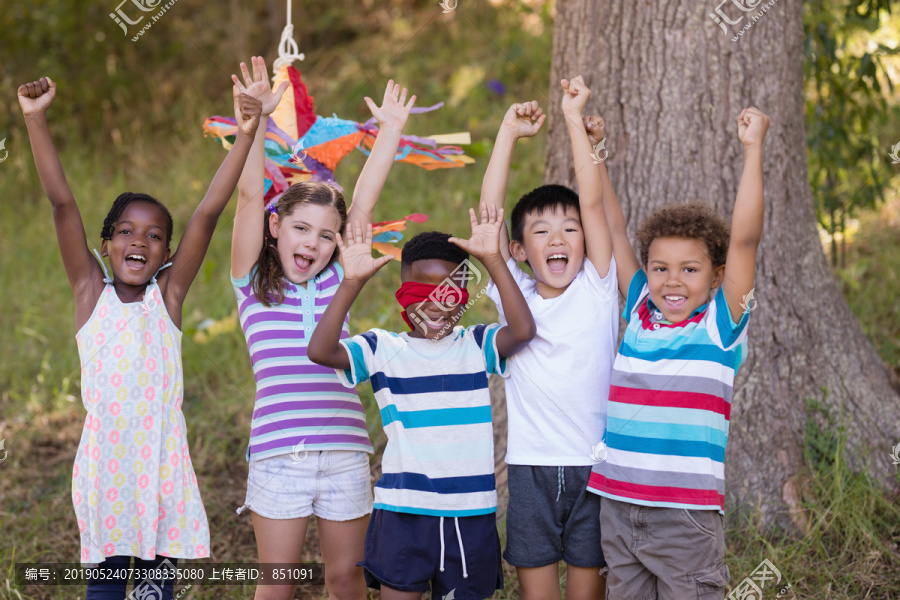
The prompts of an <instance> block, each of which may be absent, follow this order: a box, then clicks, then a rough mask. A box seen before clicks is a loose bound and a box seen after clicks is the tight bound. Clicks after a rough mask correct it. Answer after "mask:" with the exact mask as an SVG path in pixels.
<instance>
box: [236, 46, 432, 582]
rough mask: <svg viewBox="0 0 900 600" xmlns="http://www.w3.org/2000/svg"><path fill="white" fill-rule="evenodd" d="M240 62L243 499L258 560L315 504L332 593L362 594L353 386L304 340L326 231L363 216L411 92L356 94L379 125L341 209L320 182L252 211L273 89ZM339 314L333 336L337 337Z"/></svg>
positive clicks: (289, 538)
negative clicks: (253, 110)
mask: <svg viewBox="0 0 900 600" xmlns="http://www.w3.org/2000/svg"><path fill="white" fill-rule="evenodd" d="M252 69H253V73H252V75H251V74H250V72H249V71H248V69H247V66H246V65H245V64H243V63H242V64H241V70H242V74H243V78H244V81H243V83H242V82H241V81H240V79H239V78H237V77H234V82H235V85H236V86H237V87H238V89H239V90H241V91H244V92H245V93H247V94H249V95H251V96H254V97H256V98H258V99H259V100H261V101H262V104H263V108H262V119H261V122H260V127H259V133H258V134H257V136H256V139H255V141H254V144H253V148H252V149H251V151H250V157H249V158H248V159H247V163H246V166H245V168H244V172H243V175H242V176H241V180H240V183H239V186H238V190H239V196H238V206H237V213H236V215H235V220H234V233H233V237H232V247H231V278H232V284H233V286H234V292H235V296H236V298H237V302H238V312H239V314H240V321H241V328H242V329H243V331H244V336H245V337H246V339H247V348H248V350H249V351H250V361H251V363H252V364H253V373H254V376H255V378H256V402H255V406H254V411H253V420H252V423H251V433H250V443H249V446H248V449H247V458H248V460H249V461H250V473H249V477H248V482H247V498H246V501H245V503H244V505H243V506H242V507H241V508H239V509H238V513H240V512H242V511H243V510H244V509H249V510H250V512H251V514H252V518H253V530H254V532H255V534H256V544H257V548H258V550H259V562H260V563H281V564H286V563H299V562H301V561H302V552H303V544H304V540H305V538H306V529H307V525H308V522H309V516H310V515H313V514H314V515H316V517H317V528H318V532H319V541H320V544H321V548H322V557H323V562H324V565H325V585H326V587H327V588H328V592H329V596H330V597H332V598H338V599H343V598H354V599H363V598H365V597H366V584H365V579H364V578H363V573H362V569H361V568H360V567H357V566H356V564H357V563H358V562H360V561H361V560H362V559H363V545H364V541H365V534H366V528H367V525H368V520H369V513H371V511H372V487H371V479H370V473H369V457H368V454H369V453H371V452H372V444H371V442H370V441H369V436H368V430H367V429H366V421H365V412H364V411H363V407H362V404H361V403H360V400H359V397H358V396H357V394H356V392H355V391H354V390H350V389H347V388H345V387H343V386H342V385H341V383H340V382H339V381H338V378H337V375H336V374H335V372H334V370H333V369H328V368H325V367H321V366H319V365H316V364H315V363H313V362H312V361H310V360H309V358H308V357H307V355H306V346H307V343H308V342H309V339H310V337H311V336H312V331H313V330H314V329H315V327H316V323H317V322H318V321H319V319H320V317H321V315H322V314H323V313H324V312H325V307H326V306H327V305H328V303H329V302H330V300H331V298H332V297H333V295H334V293H335V291H336V290H337V287H338V285H339V284H340V281H341V280H342V279H343V277H344V271H343V268H342V267H341V264H340V262H339V261H338V260H337V259H338V248H337V234H338V233H340V232H342V231H343V230H344V227H345V225H346V224H347V223H348V222H349V223H351V224H352V223H359V224H361V226H362V227H366V225H368V224H370V223H372V211H373V209H374V207H375V203H376V202H377V200H378V196H379V194H380V193H381V189H382V187H383V186H384V182H385V180H386V179H387V175H388V173H389V171H390V169H391V166H392V164H393V161H394V155H395V153H396V151H397V147H398V146H399V143H400V135H401V132H402V130H403V127H404V125H405V124H406V120H407V117H408V116H409V113H410V110H411V109H412V107H413V104H414V102H415V98H416V97H415V96H412V97H411V98H410V99H409V102H407V101H406V96H407V91H406V89H403V90H402V91H401V89H400V86H399V85H395V84H394V82H393V81H389V82H388V84H387V88H386V89H385V93H384V101H383V103H382V105H381V106H380V107H379V106H377V105H376V104H375V103H374V102H373V101H372V100H371V99H370V98H366V99H365V100H366V104H368V106H369V109H370V110H371V111H372V115H373V116H374V117H375V118H376V119H377V120H378V123H379V127H380V131H379V133H378V137H377V138H376V141H375V145H374V147H373V148H372V153H371V155H370V156H369V158H368V160H367V161H366V164H365V166H364V167H363V170H362V173H360V176H359V181H358V182H357V184H356V188H355V189H354V192H353V203H352V204H351V206H350V210H349V212H348V210H347V208H346V204H345V202H344V198H343V195H342V194H341V192H340V191H339V190H338V189H337V188H336V187H334V186H331V185H328V184H325V183H316V182H303V183H298V184H294V185H292V186H291V187H290V188H288V189H287V190H286V191H285V192H284V194H283V195H282V196H281V197H280V198H279V199H278V200H277V201H276V202H275V203H274V204H272V205H271V206H270V207H269V208H268V210H264V203H263V196H264V172H265V153H264V140H265V132H266V121H267V116H268V115H270V114H271V113H272V111H274V110H275V107H276V106H277V105H278V102H279V100H280V99H281V94H282V93H283V91H284V89H283V88H284V85H286V84H283V86H282V87H281V88H279V89H278V90H276V91H275V92H274V93H273V92H272V89H271V86H270V84H269V82H268V73H267V69H266V65H265V62H264V61H263V59H262V58H260V57H254V58H253V59H252ZM348 336H349V329H348V321H347V320H345V321H344V325H343V331H342V334H341V337H348ZM294 588H295V586H294V585H292V584H288V585H283V586H282V585H264V586H258V587H257V589H256V596H255V597H256V599H257V600H260V599H266V600H268V599H274V598H279V599H280V598H285V599H287V598H293V597H294Z"/></svg>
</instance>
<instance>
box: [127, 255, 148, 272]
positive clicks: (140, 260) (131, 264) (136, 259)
mask: <svg viewBox="0 0 900 600" xmlns="http://www.w3.org/2000/svg"><path fill="white" fill-rule="evenodd" d="M146 264H147V258H146V257H145V256H142V255H140V254H129V255H128V256H126V257H125V265H126V266H127V267H128V268H129V269H134V270H138V269H143V268H144V265H146Z"/></svg>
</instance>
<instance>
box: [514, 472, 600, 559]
mask: <svg viewBox="0 0 900 600" xmlns="http://www.w3.org/2000/svg"><path fill="white" fill-rule="evenodd" d="M507 472H508V477H509V507H508V508H507V509H506V551H505V552H504V553H503V558H505V559H506V562H508V563H509V564H511V565H512V566H514V567H522V568H531V569H533V568H537V567H543V566H546V565H552V564H553V563H557V562H559V561H561V560H563V561H565V562H566V564H569V565H572V566H573V567H582V568H586V569H594V568H597V569H599V568H602V567H604V566H605V565H606V561H605V560H603V550H602V548H601V546H600V497H599V496H597V495H595V494H592V493H590V492H588V491H587V489H586V488H587V481H588V478H589V477H590V476H591V467H590V466H576V467H543V466H534V467H533V466H528V465H509V468H508V471H507Z"/></svg>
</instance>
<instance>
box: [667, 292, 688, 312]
mask: <svg viewBox="0 0 900 600" xmlns="http://www.w3.org/2000/svg"><path fill="white" fill-rule="evenodd" d="M663 301H664V302H665V304H666V308H668V309H669V310H672V311H677V310H681V309H682V308H684V305H685V304H687V296H680V295H677V294H669V295H667V296H663Z"/></svg>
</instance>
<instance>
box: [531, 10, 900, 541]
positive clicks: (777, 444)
mask: <svg viewBox="0 0 900 600" xmlns="http://www.w3.org/2000/svg"><path fill="white" fill-rule="evenodd" d="M765 4H766V3H765V2H761V1H760V0H744V6H748V5H753V6H756V9H755V10H753V11H751V12H742V10H740V9H739V8H738V7H737V6H736V5H735V4H733V3H732V2H728V1H727V0H726V2H725V3H723V4H721V5H720V6H719V7H717V6H715V4H714V2H713V1H710V2H700V3H698V2H688V1H684V0H645V1H643V2H619V1H618V0H558V2H557V16H556V21H555V25H554V27H555V30H554V39H553V64H552V68H551V77H550V93H549V98H550V100H549V101H547V100H545V102H547V103H548V104H549V106H548V109H549V111H548V112H549V134H548V135H549V140H548V144H547V157H546V171H545V174H544V180H545V182H546V183H563V184H566V185H569V186H572V187H574V186H575V177H574V171H573V168H572V157H571V150H570V142H569V139H568V135H567V132H566V128H565V125H564V123H563V120H562V115H561V111H560V107H559V101H560V98H561V91H560V88H559V80H560V79H561V78H563V77H566V78H569V77H573V76H575V75H578V74H583V75H584V77H585V81H586V83H587V84H588V86H589V87H590V88H591V90H592V91H593V96H592V97H591V99H590V101H589V103H588V113H600V114H601V115H602V116H603V117H605V118H606V119H607V124H608V125H607V135H608V139H607V143H606V147H607V148H608V149H609V151H610V154H609V160H608V162H607V163H606V164H607V167H608V168H609V171H610V175H611V177H612V181H613V185H614V187H615V189H616V192H617V195H618V198H619V200H620V202H621V203H622V208H623V210H624V213H625V217H626V219H627V222H628V230H629V234H631V235H633V234H634V231H635V229H636V228H637V225H638V224H639V223H640V222H641V221H643V220H644V219H645V218H646V217H647V216H648V215H649V214H650V213H652V212H653V211H655V210H656V209H658V208H659V207H660V206H662V205H663V204H665V203H667V202H679V203H680V202H687V201H691V200H701V201H703V202H706V203H708V204H710V205H712V206H714V207H715V208H716V209H717V210H718V211H719V213H720V214H722V215H724V216H726V217H727V219H728V220H729V221H730V219H731V211H732V207H733V204H734V198H735V194H736V193H737V188H738V183H739V179H740V175H741V170H742V167H743V151H742V148H741V144H740V142H739V141H738V139H737V124H736V117H737V115H738V114H739V113H740V111H741V109H742V108H744V107H746V106H751V105H752V106H757V107H759V108H760V109H761V110H762V111H763V112H765V113H766V114H768V115H769V116H770V117H771V119H772V124H771V126H770V128H769V132H768V136H767V139H766V142H765V148H764V155H763V170H764V177H765V190H766V213H765V230H764V234H763V239H762V244H761V246H760V251H759V255H758V256H759V261H758V264H757V271H756V289H755V292H754V295H755V298H756V299H757V300H758V303H759V304H758V308H757V309H756V310H755V312H754V314H753V315H752V316H751V319H750V330H749V332H750V341H749V353H748V357H747V359H746V361H745V362H744V364H743V366H742V367H741V370H740V372H739V375H738V378H737V381H736V382H735V394H734V400H733V410H732V413H731V415H732V416H731V419H732V420H731V435H730V443H729V444H728V450H727V454H726V456H727V458H726V465H727V468H726V473H727V486H726V490H727V491H726V493H727V498H728V504H729V513H730V516H733V515H734V514H735V512H734V511H736V510H740V509H741V508H749V509H752V510H757V509H758V510H760V511H761V513H762V515H761V516H762V519H763V521H764V522H765V523H767V524H778V525H781V526H787V525H789V524H790V522H791V521H793V522H794V523H795V524H797V525H800V526H802V525H803V522H804V519H803V515H802V513H801V512H800V510H799V503H800V501H801V499H802V496H803V492H804V490H803V477H804V431H805V425H806V423H807V419H808V418H813V417H808V415H807V408H806V402H805V400H807V399H814V400H815V401H817V402H818V403H819V404H820V405H821V406H823V407H824V408H825V409H826V410H827V411H828V412H829V413H830V414H831V415H833V416H834V417H835V421H836V422H838V421H841V420H843V423H844V426H845V428H846V437H847V440H846V443H847V454H848V460H849V462H850V464H851V466H853V467H854V468H858V469H862V468H868V469H869V471H870V473H871V475H872V476H873V477H875V478H877V479H879V480H881V481H883V482H885V483H889V482H890V481H893V482H894V483H893V485H896V479H894V472H895V469H896V467H894V466H892V464H891V461H890V459H889V454H890V451H891V446H892V444H895V443H897V442H900V432H898V423H900V397H898V394H897V391H896V390H894V389H893V388H892V387H891V385H890V382H889V379H888V374H887V370H886V369H885V366H884V364H883V363H882V361H881V360H880V358H879V357H878V355H877V354H876V352H875V349H874V348H873V346H872V344H871V343H870V342H869V340H868V339H867V338H866V336H865V335H864V334H863V332H862V329H861V328H860V326H859V323H858V322H857V321H856V319H855V317H854V316H853V314H852V313H851V312H850V309H849V307H848V306H847V303H846V302H845V301H844V299H843V297H842V296H841V292H840V289H839V288H838V285H837V284H836V282H835V280H834V278H833V277H832V274H831V272H830V271H829V268H828V264H827V261H826V259H825V254H824V252H823V250H822V246H821V244H820V242H819V235H818V232H817V229H816V217H815V211H814V207H813V198H812V193H811V190H810V186H809V182H808V179H807V168H806V147H805V132H804V99H803V46H802V44H803V28H802V8H801V3H800V2H788V1H787V0H780V1H779V0H776V1H775V3H774V5H773V6H771V7H769V8H768V12H767V13H765V14H763V15H762V16H761V18H759V20H758V21H756V22H755V23H754V24H753V26H752V28H751V29H748V30H746V31H744V33H743V35H742V36H741V37H740V38H739V39H738V41H736V42H732V41H731V39H732V37H733V36H734V35H735V33H736V32H737V31H738V30H739V29H740V28H741V27H744V26H746V25H747V24H748V23H750V22H752V17H753V16H754V15H756V14H758V12H759V10H761V9H762V7H763V6H764V5H765ZM717 9H721V12H722V13H724V14H725V15H726V16H727V17H728V20H729V21H737V20H738V18H739V17H743V18H742V19H741V20H740V22H739V23H738V24H736V25H728V24H727V23H725V21H724V20H723V25H724V26H725V27H726V28H727V29H728V32H727V33H726V32H723V30H722V28H721V27H720V26H719V25H718V24H717V23H716V22H715V21H714V20H713V19H712V18H711V16H710V13H711V12H715V11H716V10H717ZM831 433H833V434H834V435H835V436H837V435H838V432H837V431H832V432H831Z"/></svg>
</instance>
